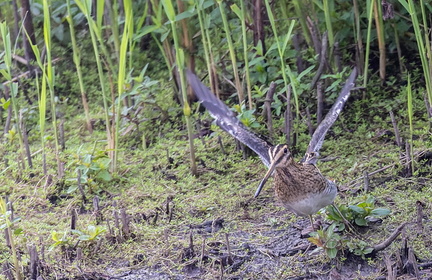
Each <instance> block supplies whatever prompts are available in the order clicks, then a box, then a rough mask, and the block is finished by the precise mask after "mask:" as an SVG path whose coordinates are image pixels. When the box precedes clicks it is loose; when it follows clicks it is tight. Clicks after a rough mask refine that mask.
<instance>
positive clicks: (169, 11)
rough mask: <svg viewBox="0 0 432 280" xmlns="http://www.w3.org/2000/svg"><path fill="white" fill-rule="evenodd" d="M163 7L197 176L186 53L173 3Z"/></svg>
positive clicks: (194, 171) (169, 2) (194, 170)
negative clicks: (173, 52) (170, 36)
mask: <svg viewBox="0 0 432 280" xmlns="http://www.w3.org/2000/svg"><path fill="white" fill-rule="evenodd" d="M162 5H163V7H164V11H165V14H166V16H167V17H168V20H169V22H170V24H171V32H172V37H173V40H174V48H175V50H176V53H175V56H176V65H177V70H178V72H179V75H180V86H181V92H182V98H183V114H184V116H185V120H186V127H187V131H188V139H189V152H190V160H191V162H190V164H191V173H192V175H194V176H195V175H197V167H196V162H195V147H194V143H193V130H192V121H191V108H190V106H189V103H188V99H187V92H186V78H185V74H184V65H185V64H184V63H185V61H184V60H185V58H184V52H183V49H182V48H181V47H180V42H179V39H178V34H177V28H176V22H175V11H174V7H173V5H172V3H171V0H162Z"/></svg>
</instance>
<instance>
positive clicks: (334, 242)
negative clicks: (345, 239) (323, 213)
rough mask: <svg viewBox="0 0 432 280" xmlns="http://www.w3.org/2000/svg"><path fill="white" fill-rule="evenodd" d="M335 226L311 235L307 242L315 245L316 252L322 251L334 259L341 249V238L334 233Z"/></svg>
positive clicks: (332, 225)
mask: <svg viewBox="0 0 432 280" xmlns="http://www.w3.org/2000/svg"><path fill="white" fill-rule="evenodd" d="M335 228H336V224H335V223H334V224H331V225H330V226H329V227H328V228H327V229H320V230H317V231H316V232H312V233H311V237H309V238H308V240H309V241H310V242H311V243H313V244H315V245H316V246H317V247H318V248H317V249H318V250H324V251H325V252H326V254H327V256H328V257H329V258H331V259H334V258H335V257H336V255H337V253H338V251H339V250H340V249H341V248H342V240H341V236H340V235H339V234H338V233H337V232H335Z"/></svg>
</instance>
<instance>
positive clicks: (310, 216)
mask: <svg viewBox="0 0 432 280" xmlns="http://www.w3.org/2000/svg"><path fill="white" fill-rule="evenodd" d="M309 220H310V222H311V227H312V230H315V227H314V221H313V218H312V215H309Z"/></svg>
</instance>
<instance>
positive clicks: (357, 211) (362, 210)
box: [348, 205, 366, 215]
mask: <svg viewBox="0 0 432 280" xmlns="http://www.w3.org/2000/svg"><path fill="white" fill-rule="evenodd" d="M348 208H349V209H351V210H352V211H354V212H355V213H358V214H360V215H364V214H365V213H366V211H365V210H364V209H363V208H361V207H358V206H357V205H350V206H348Z"/></svg>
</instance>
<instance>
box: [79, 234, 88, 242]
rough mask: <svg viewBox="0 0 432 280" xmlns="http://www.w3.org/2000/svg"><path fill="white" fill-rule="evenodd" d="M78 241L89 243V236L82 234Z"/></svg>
mask: <svg viewBox="0 0 432 280" xmlns="http://www.w3.org/2000/svg"><path fill="white" fill-rule="evenodd" d="M78 239H79V240H81V241H89V240H90V235H88V234H83V235H80V236H79V237H78Z"/></svg>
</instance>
